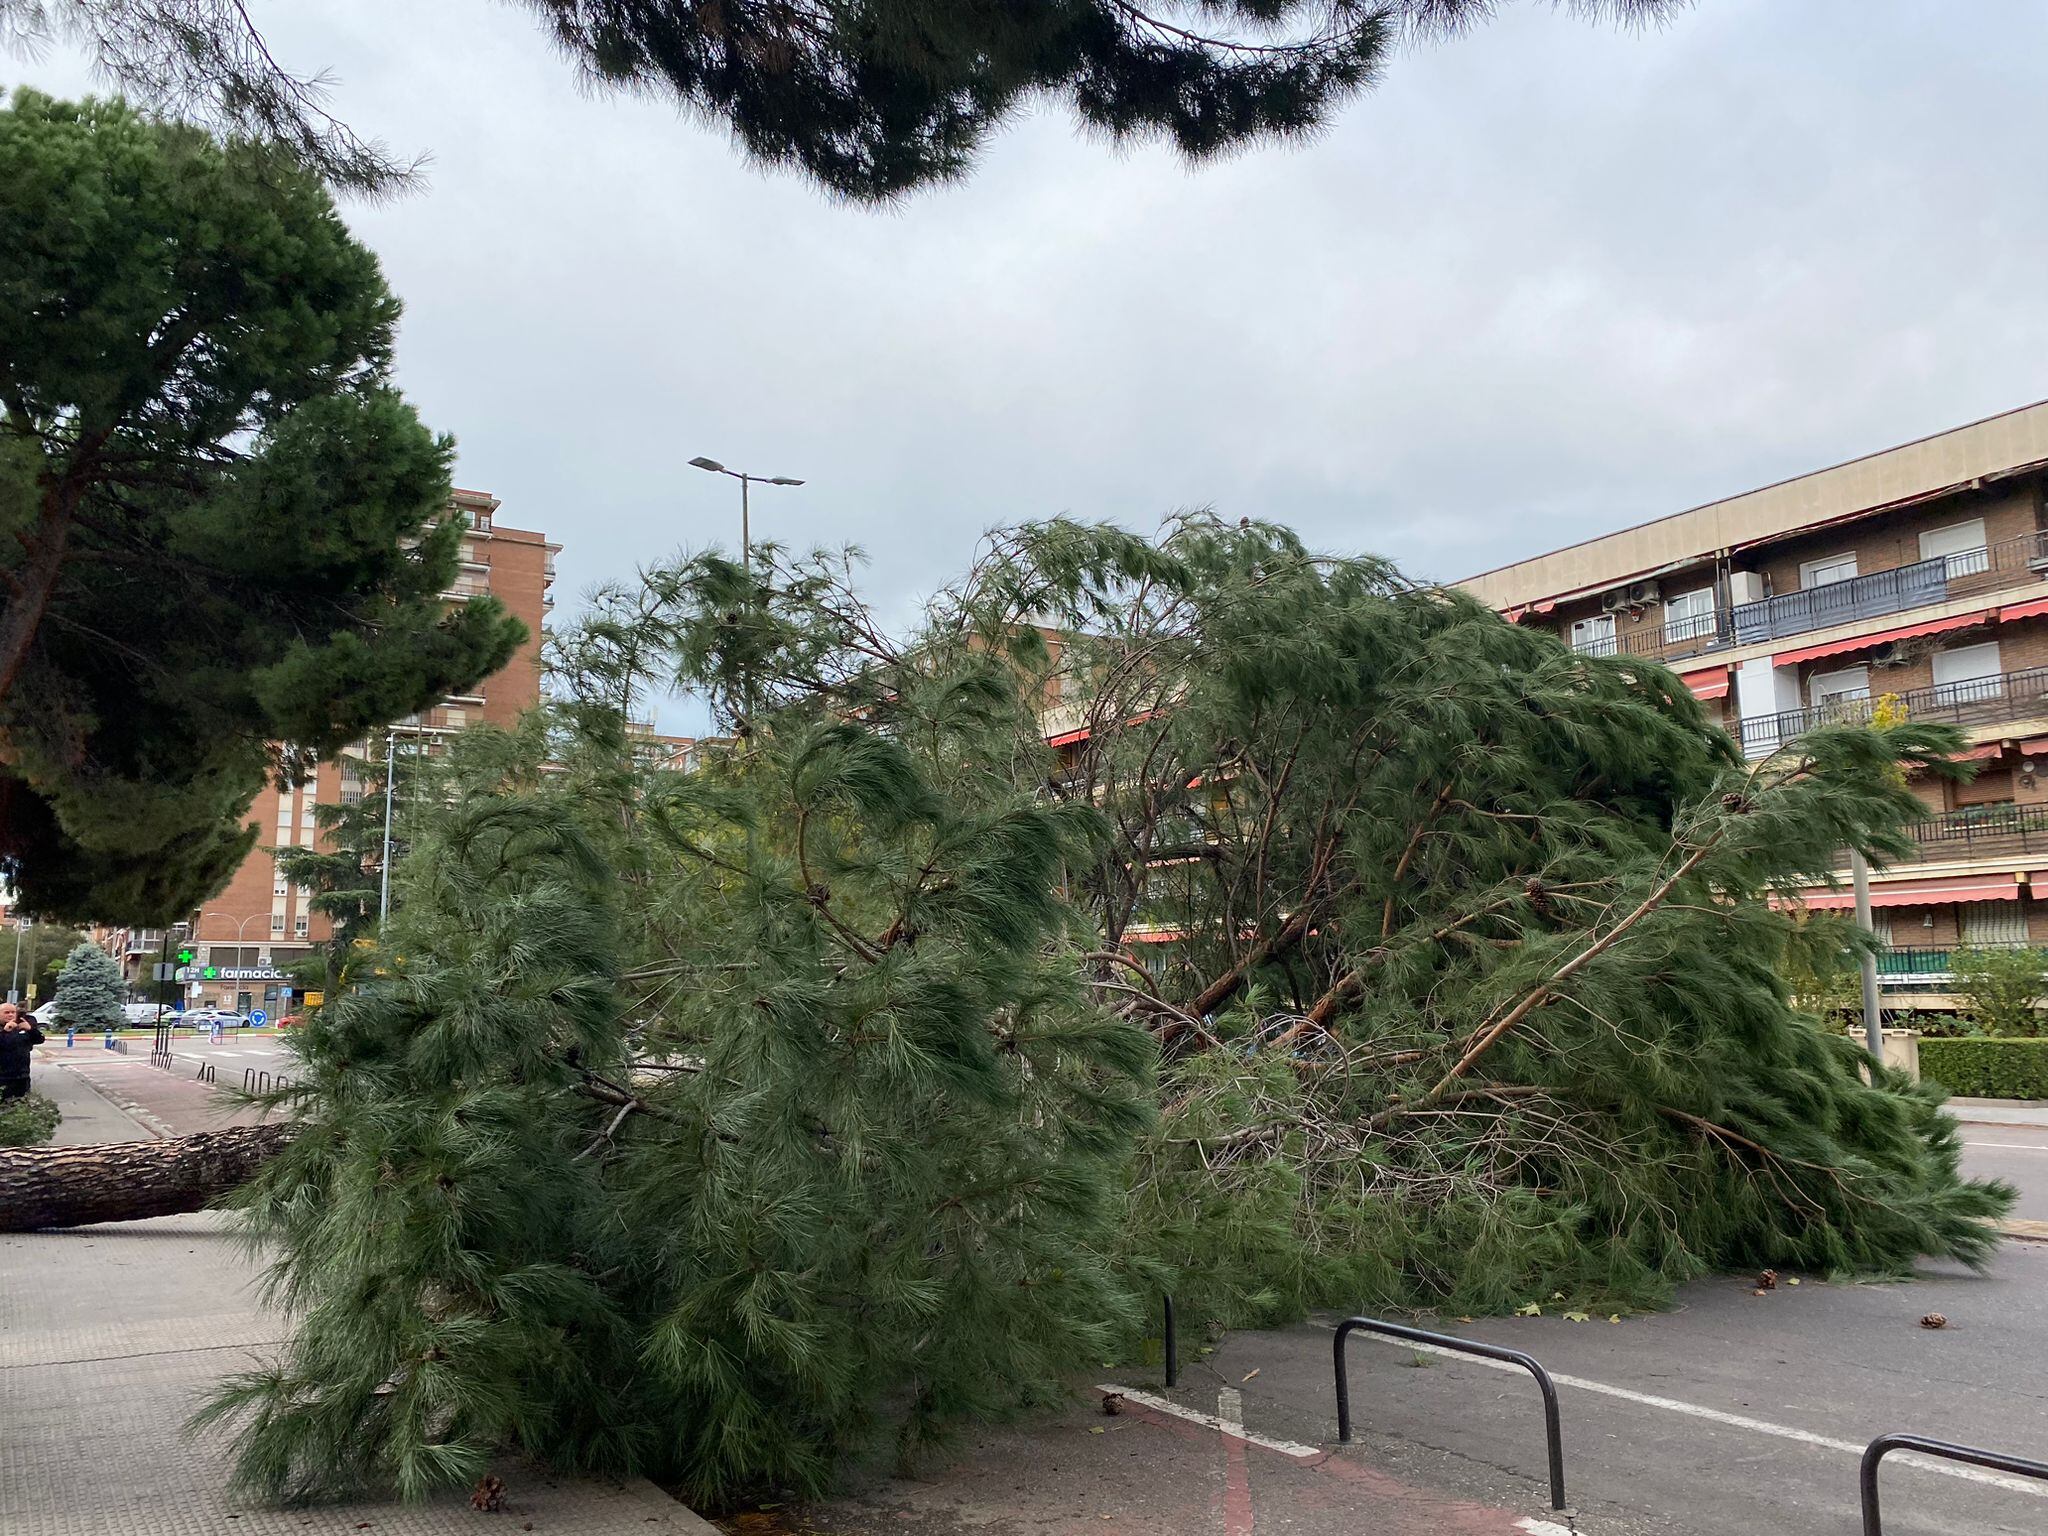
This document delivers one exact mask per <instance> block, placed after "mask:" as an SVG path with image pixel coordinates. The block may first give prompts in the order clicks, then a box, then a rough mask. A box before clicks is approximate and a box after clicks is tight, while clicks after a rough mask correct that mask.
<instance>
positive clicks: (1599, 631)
mask: <svg viewBox="0 0 2048 1536" xmlns="http://www.w3.org/2000/svg"><path fill="white" fill-rule="evenodd" d="M1570 638H1571V647H1572V649H1573V650H1575V651H1578V652H1580V653H1581V654H1583V655H1587V656H1612V655H1613V654H1614V615H1613V614H1611V613H1603V614H1599V615H1597V616H1596V617H1594V618H1590V619H1574V620H1573V621H1572V627H1571V637H1570Z"/></svg>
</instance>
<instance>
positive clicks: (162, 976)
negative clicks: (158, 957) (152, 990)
mask: <svg viewBox="0 0 2048 1536" xmlns="http://www.w3.org/2000/svg"><path fill="white" fill-rule="evenodd" d="M154 969H155V971H156V980H158V981H169V980H171V979H172V978H173V977H175V976H176V975H177V974H178V967H176V966H175V965H164V964H161V963H159V964H158V965H156V966H155V967H154Z"/></svg>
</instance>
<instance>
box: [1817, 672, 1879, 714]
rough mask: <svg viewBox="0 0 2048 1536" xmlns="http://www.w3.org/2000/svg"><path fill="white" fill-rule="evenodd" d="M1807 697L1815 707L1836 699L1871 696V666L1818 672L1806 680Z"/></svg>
mask: <svg viewBox="0 0 2048 1536" xmlns="http://www.w3.org/2000/svg"><path fill="white" fill-rule="evenodd" d="M1806 688H1807V697H1808V698H1810V699H1812V700H1813V704H1814V708H1816V709H1818V708H1820V707H1821V706H1822V705H1823V704H1826V703H1828V702H1830V701H1831V700H1835V699H1867V698H1869V697H1870V668H1868V667H1844V668H1842V670H1841V671H1839V672H1816V673H1814V674H1813V676H1811V677H1809V678H1808V679H1807V680H1806Z"/></svg>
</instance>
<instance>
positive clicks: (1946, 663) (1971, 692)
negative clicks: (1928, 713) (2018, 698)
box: [1934, 640, 2005, 704]
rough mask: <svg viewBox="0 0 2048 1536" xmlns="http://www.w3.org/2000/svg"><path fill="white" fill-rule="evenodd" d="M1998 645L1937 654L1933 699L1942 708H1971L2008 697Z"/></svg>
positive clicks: (1963, 647)
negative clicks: (1981, 700)
mask: <svg viewBox="0 0 2048 1536" xmlns="http://www.w3.org/2000/svg"><path fill="white" fill-rule="evenodd" d="M2002 670H2003V664H2002V663H2001V662H2000V661H1999V659H1998V642H1997V641H1996V640H1987V641H1985V642H1984V643H1983V644H1982V645H1958V646H1955V647H1953V648H1952V649H1950V650H1946V651H1936V652H1935V653H1934V697H1935V699H1936V701H1937V702H1939V703H1942V704H1968V703H1972V702H1974V701H1975V700H1978V699H1997V698H2003V697H2004V696H2005V679H2004V677H2002V676H2001V675H2000V673H2001V672H2002Z"/></svg>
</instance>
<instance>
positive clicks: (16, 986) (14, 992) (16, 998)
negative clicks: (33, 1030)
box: [7, 918, 33, 1003]
mask: <svg viewBox="0 0 2048 1536" xmlns="http://www.w3.org/2000/svg"><path fill="white" fill-rule="evenodd" d="M31 921H33V919H31ZM23 931H24V925H23V924H22V922H21V920H20V919H19V918H17V919H16V920H15V923H14V973H13V974H12V975H11V976H9V977H8V978H7V1001H9V1002H10V1003H18V1002H20V1001H21V936H22V933H23Z"/></svg>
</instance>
